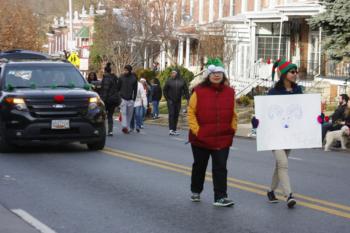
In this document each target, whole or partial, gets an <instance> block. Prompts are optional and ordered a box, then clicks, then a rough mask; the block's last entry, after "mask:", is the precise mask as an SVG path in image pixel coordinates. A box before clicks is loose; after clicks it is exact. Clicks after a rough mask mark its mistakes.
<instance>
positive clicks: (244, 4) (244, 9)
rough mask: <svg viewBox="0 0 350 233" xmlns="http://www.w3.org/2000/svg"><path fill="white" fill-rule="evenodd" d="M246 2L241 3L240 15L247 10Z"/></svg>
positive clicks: (245, 0) (244, 0)
mask: <svg viewBox="0 0 350 233" xmlns="http://www.w3.org/2000/svg"><path fill="white" fill-rule="evenodd" d="M247 1H248V0H242V1H241V3H242V8H241V13H244V12H246V11H247V10H248V2H247Z"/></svg>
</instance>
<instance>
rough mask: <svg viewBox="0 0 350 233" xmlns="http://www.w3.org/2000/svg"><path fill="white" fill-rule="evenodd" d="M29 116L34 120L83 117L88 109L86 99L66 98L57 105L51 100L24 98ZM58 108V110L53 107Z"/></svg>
mask: <svg viewBox="0 0 350 233" xmlns="http://www.w3.org/2000/svg"><path fill="white" fill-rule="evenodd" d="M25 102H26V105H27V107H28V109H29V112H30V114H31V115H32V116H33V117H36V118H65V117H77V116H82V115H85V114H86V112H87V109H88V105H89V100H88V98H87V97H86V98H81V97H79V98H72V97H70V98H68V97H66V98H65V100H64V103H62V104H57V103H55V101H54V100H53V98H52V97H51V98H42V97H40V98H26V99H25ZM58 105H60V106H59V108H57V107H55V106H58Z"/></svg>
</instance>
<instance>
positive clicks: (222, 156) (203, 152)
mask: <svg viewBox="0 0 350 233" xmlns="http://www.w3.org/2000/svg"><path fill="white" fill-rule="evenodd" d="M192 153H193V158H194V163H193V165H192V176H191V191H192V192H193V193H201V192H202V191H203V185H204V179H205V171H206V169H207V166H208V161H209V157H210V155H211V158H212V165H213V167H212V173H213V184H214V201H216V200H218V199H220V198H224V197H227V168H226V165H227V158H228V154H229V148H225V149H222V150H208V149H205V148H201V147H197V146H194V145H192Z"/></svg>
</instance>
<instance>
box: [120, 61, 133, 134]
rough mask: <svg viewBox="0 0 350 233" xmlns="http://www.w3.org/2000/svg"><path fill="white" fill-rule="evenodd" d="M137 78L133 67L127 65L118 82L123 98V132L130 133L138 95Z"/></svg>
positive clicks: (121, 109) (121, 108)
mask: <svg viewBox="0 0 350 233" xmlns="http://www.w3.org/2000/svg"><path fill="white" fill-rule="evenodd" d="M137 83H138V82H137V78H136V76H135V74H134V73H132V66H131V65H126V66H125V67H124V74H123V75H122V76H121V77H120V79H119V82H118V92H120V96H121V98H122V103H121V105H120V111H121V113H122V127H123V129H122V131H123V133H125V134H127V133H129V127H130V122H131V118H132V115H133V112H134V101H135V99H136V95H137Z"/></svg>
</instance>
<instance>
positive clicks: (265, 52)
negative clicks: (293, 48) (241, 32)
mask: <svg viewBox="0 0 350 233" xmlns="http://www.w3.org/2000/svg"><path fill="white" fill-rule="evenodd" d="M280 26H281V24H280V23H263V24H259V25H258V27H257V34H256V37H257V57H256V58H257V59H261V58H262V59H263V60H264V61H266V60H267V59H273V60H276V59H278V58H288V52H289V51H288V43H289V37H290V25H289V23H284V24H283V28H282V35H281V36H282V37H281V46H280V55H279V56H278V48H279V34H280Z"/></svg>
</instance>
